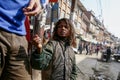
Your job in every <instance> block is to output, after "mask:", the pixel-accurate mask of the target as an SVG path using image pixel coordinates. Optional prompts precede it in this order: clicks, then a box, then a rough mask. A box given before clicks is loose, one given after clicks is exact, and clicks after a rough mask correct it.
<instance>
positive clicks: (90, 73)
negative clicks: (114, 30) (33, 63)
mask: <svg viewBox="0 0 120 80" xmlns="http://www.w3.org/2000/svg"><path fill="white" fill-rule="evenodd" d="M75 56H76V63H77V67H78V70H77V72H78V76H77V80H117V77H118V73H119V72H120V62H116V61H115V60H114V59H111V61H109V62H107V63H106V62H103V61H100V53H99V55H98V56H97V55H96V54H93V55H85V54H76V55H75ZM95 74H96V75H98V74H99V75H102V76H98V77H99V78H102V77H105V76H106V77H108V78H109V79H92V78H93V77H95ZM33 75H34V76H36V75H35V73H34V74H33ZM38 75H39V77H38ZM34 76H33V80H41V79H40V71H39V72H37V77H38V78H39V79H38V78H36V79H35V77H34Z"/></svg>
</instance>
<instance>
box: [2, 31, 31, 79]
mask: <svg viewBox="0 0 120 80" xmlns="http://www.w3.org/2000/svg"><path fill="white" fill-rule="evenodd" d="M0 47H1V49H2V50H3V51H1V52H2V54H3V55H4V57H5V59H4V60H5V63H4V64H5V65H4V69H3V71H2V74H1V79H2V80H31V76H30V72H29V71H30V69H29V66H30V65H29V59H28V52H27V48H28V44H27V41H26V38H25V36H19V35H15V34H11V33H8V32H5V31H0Z"/></svg>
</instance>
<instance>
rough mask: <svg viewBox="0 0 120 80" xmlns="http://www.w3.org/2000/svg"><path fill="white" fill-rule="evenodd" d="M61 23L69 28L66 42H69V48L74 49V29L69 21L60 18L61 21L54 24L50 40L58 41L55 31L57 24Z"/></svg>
mask: <svg viewBox="0 0 120 80" xmlns="http://www.w3.org/2000/svg"><path fill="white" fill-rule="evenodd" d="M63 21H64V22H65V23H66V24H67V26H68V27H70V36H69V37H68V38H67V41H68V42H69V44H70V45H71V46H73V47H75V46H76V41H75V29H74V26H73V24H72V22H71V20H69V19H67V18H62V19H60V20H58V22H57V23H56V24H55V27H54V30H53V36H52V39H53V40H60V37H59V36H58V34H57V29H58V26H59V24H61V22H63Z"/></svg>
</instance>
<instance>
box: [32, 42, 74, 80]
mask: <svg viewBox="0 0 120 80" xmlns="http://www.w3.org/2000/svg"><path fill="white" fill-rule="evenodd" d="M32 60H33V61H32V67H33V68H36V65H37V69H39V70H42V80H76V64H75V63H76V62H75V53H74V51H73V49H72V47H70V46H69V44H65V43H63V42H62V41H50V42H48V44H47V45H45V46H44V47H43V50H42V52H41V53H40V54H39V53H37V51H35V52H34V53H33V54H32Z"/></svg>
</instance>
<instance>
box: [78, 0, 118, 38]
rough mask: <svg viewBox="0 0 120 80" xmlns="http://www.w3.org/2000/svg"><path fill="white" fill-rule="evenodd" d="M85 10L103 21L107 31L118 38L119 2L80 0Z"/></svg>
mask: <svg viewBox="0 0 120 80" xmlns="http://www.w3.org/2000/svg"><path fill="white" fill-rule="evenodd" d="M80 1H81V2H82V3H83V5H84V6H85V8H86V9H87V10H92V11H94V13H95V16H96V17H97V18H98V19H99V20H103V22H104V25H105V27H106V28H107V30H108V31H109V32H110V33H112V34H113V35H115V37H118V38H120V29H119V28H120V0H80Z"/></svg>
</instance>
